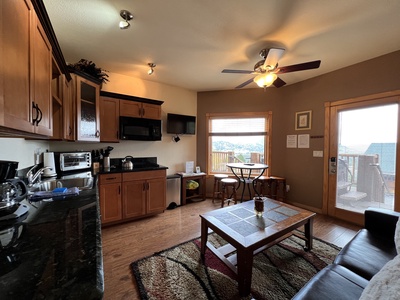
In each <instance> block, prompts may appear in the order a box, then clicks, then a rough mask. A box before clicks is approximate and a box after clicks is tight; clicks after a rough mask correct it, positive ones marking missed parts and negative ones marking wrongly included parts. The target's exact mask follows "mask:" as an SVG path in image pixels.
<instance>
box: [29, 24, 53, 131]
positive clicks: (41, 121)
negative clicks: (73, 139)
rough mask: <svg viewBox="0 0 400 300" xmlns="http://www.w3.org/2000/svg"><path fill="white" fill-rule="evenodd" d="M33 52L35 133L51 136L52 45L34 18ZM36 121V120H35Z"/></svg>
mask: <svg viewBox="0 0 400 300" xmlns="http://www.w3.org/2000/svg"><path fill="white" fill-rule="evenodd" d="M33 41H34V51H33V67H32V70H33V78H32V80H31V82H32V83H33V89H32V90H33V93H31V95H33V97H32V98H31V102H32V105H33V106H35V107H36V109H37V111H36V112H35V108H34V107H33V106H32V107H33V113H34V114H35V113H39V116H38V119H37V121H35V125H36V127H35V133H39V134H42V135H48V136H51V135H52V134H53V119H52V115H53V110H52V97H51V77H52V55H51V45H50V42H49V40H48V39H47V37H46V33H45V32H44V30H43V27H42V25H41V24H40V22H39V19H38V18H37V17H36V16H35V18H34V37H33ZM33 121H34V119H33Z"/></svg>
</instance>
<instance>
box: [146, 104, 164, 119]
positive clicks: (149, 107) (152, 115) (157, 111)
mask: <svg viewBox="0 0 400 300" xmlns="http://www.w3.org/2000/svg"><path fill="white" fill-rule="evenodd" d="M142 109H143V118H146V119H155V120H161V106H160V105H154V104H148V103H143V105H142Z"/></svg>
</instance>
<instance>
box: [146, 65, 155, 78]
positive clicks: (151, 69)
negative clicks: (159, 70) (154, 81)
mask: <svg viewBox="0 0 400 300" xmlns="http://www.w3.org/2000/svg"><path fill="white" fill-rule="evenodd" d="M148 65H149V67H150V69H149V70H148V71H147V74H149V75H151V74H153V73H154V68H155V67H156V64H155V63H148Z"/></svg>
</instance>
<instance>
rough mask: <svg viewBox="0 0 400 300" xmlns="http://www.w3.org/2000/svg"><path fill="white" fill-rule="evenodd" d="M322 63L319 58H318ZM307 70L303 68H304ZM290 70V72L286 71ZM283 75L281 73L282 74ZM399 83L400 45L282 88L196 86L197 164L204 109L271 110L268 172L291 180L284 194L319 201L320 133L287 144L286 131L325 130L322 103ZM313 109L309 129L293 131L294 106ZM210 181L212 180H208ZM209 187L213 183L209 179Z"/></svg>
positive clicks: (201, 159)
mask: <svg viewBox="0 0 400 300" xmlns="http://www.w3.org/2000/svg"><path fill="white" fill-rule="evenodd" d="M322 64H323V62H322ZM305 72H306V71H305ZM288 76H289V75H288ZM282 79H285V78H284V75H282ZM399 89H400V51H396V52H393V53H390V54H387V55H384V56H381V57H378V58H375V59H372V60H369V61H365V62H362V63H359V64H356V65H353V66H350V67H347V68H344V69H341V70H337V71H334V72H331V73H328V74H325V75H322V76H318V77H315V78H312V79H309V80H306V81H303V82H300V83H297V84H293V85H290V86H286V87H282V88H280V89H276V88H269V89H267V90H266V92H264V91H263V89H261V88H259V89H242V90H229V91H213V92H199V93H198V97H197V119H198V133H197V164H198V165H199V166H201V168H202V170H205V168H206V165H207V164H206V143H205V142H206V140H205V138H206V135H205V114H206V113H208V112H245V111H247V112H252V111H272V113H273V123H272V153H271V155H272V163H271V166H270V171H271V173H270V174H271V175H275V176H283V177H285V178H286V180H287V184H289V185H290V192H289V193H288V195H287V196H288V199H289V200H290V201H292V202H297V203H300V204H302V205H305V206H309V207H315V208H317V209H320V208H321V207H322V193H323V164H324V161H327V159H328V158H327V157H324V158H317V157H313V156H312V154H313V151H314V150H321V151H322V150H323V146H324V139H323V138H311V139H310V148H308V149H299V148H296V149H287V148H286V136H287V135H288V134H310V136H311V137H312V136H322V135H324V124H325V120H324V103H325V102H327V101H335V100H341V99H348V98H354V97H359V96H364V95H370V94H376V93H381V92H387V91H393V90H399ZM304 110H312V128H311V130H304V131H296V130H295V129H294V126H295V112H298V111H304ZM210 183H211V182H210ZM208 187H209V188H208V190H210V187H211V184H208Z"/></svg>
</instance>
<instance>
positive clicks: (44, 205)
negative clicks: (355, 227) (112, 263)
mask: <svg viewBox="0 0 400 300" xmlns="http://www.w3.org/2000/svg"><path fill="white" fill-rule="evenodd" d="M22 203H24V204H26V205H28V206H30V209H29V212H28V214H26V215H23V216H21V217H20V218H19V219H18V220H17V221H14V222H13V223H11V222H9V221H7V222H6V221H1V222H0V238H1V237H2V235H1V233H3V237H2V240H1V242H2V244H1V247H0V299H2V300H5V299H13V300H14V299H24V300H27V299H85V300H89V299H102V297H103V291H104V277H103V259H102V248H101V224H100V219H99V208H98V196H97V194H96V188H94V189H92V190H85V191H80V193H79V195H78V196H71V197H66V198H65V199H60V200H54V201H44V200H43V201H39V202H33V203H28V202H26V200H24V201H23V202H22Z"/></svg>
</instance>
